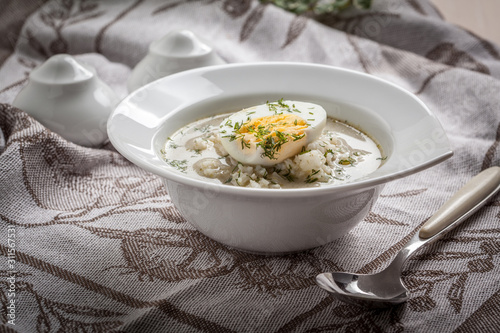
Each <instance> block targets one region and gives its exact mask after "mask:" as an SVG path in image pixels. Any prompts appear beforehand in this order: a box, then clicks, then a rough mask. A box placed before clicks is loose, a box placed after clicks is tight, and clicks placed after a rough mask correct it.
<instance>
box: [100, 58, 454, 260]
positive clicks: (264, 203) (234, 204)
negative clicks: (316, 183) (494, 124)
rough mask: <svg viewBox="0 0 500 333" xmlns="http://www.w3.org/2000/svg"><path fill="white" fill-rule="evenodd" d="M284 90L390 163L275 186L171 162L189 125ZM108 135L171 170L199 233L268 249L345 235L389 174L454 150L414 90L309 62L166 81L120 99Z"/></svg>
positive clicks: (177, 194)
mask: <svg viewBox="0 0 500 333" xmlns="http://www.w3.org/2000/svg"><path fill="white" fill-rule="evenodd" d="M280 98H284V99H291V100H302V101H309V102H313V103H318V104H320V105H322V106H323V107H324V108H325V109H326V110H327V113H328V114H329V115H330V116H332V117H335V118H338V119H341V120H346V121H348V122H349V123H350V124H352V125H354V126H357V127H359V128H360V129H362V130H363V131H365V132H366V133H368V134H369V135H371V136H372V137H373V138H375V139H376V140H377V141H378V143H379V144H380V145H381V147H382V149H383V153H384V155H386V156H387V159H386V161H385V163H384V164H383V165H382V166H381V167H380V168H379V169H377V170H376V171H375V172H373V173H372V174H370V175H369V176H367V177H365V178H363V179H359V180H356V181H353V182H351V183H347V184H341V185H336V186H322V187H316V188H300V189H279V190H272V189H254V188H239V187H233V186H228V185H222V184H210V183H207V182H203V181H199V180H196V179H192V178H188V177H186V176H185V175H184V174H182V173H181V172H179V171H176V170H174V169H172V168H171V167H169V166H168V165H167V164H166V163H165V162H164V161H163V160H162V158H161V154H160V149H161V148H162V147H163V145H164V142H165V140H166V139H167V137H168V136H169V135H171V134H172V133H173V132H174V131H176V130H177V129H179V128H180V127H182V126H184V125H186V124H188V123H190V122H192V121H194V120H196V119H199V118H202V117H206V116H210V115H215V114H219V113H224V112H228V111H237V110H240V109H242V108H244V107H248V106H252V105H257V104H262V103H265V102H266V101H275V100H278V99H280ZM108 133H109V137H110V140H111V142H112V144H113V145H114V146H115V147H116V149H117V150H118V151H119V152H121V153H122V154H123V155H124V156H125V157H126V158H128V159H129V160H130V161H132V162H133V163H135V164H136V165H138V166H140V167H142V168H144V169H145V170H148V171H150V172H153V173H155V174H157V175H159V176H161V177H162V179H163V180H164V183H165V185H166V187H167V189H168V192H169V194H170V196H171V198H172V200H173V202H174V204H175V206H176V207H177V208H178V209H179V210H180V212H181V213H182V215H183V216H184V217H185V218H186V219H187V220H188V221H189V222H190V223H191V224H192V225H193V226H194V227H196V228H197V229H198V230H199V231H201V232H202V233H204V234H205V235H207V236H208V237H211V238H213V239H215V240H217V241H219V242H222V243H224V244H226V245H229V246H232V247H235V248H238V249H242V250H246V251H251V252H259V253H283V252H293V251H300V250H305V249H310V248H313V247H316V246H319V245H323V244H325V243H327V242H329V241H332V240H334V239H336V238H339V237H341V236H343V235H344V234H346V233H347V232H348V231H349V230H351V229H352V228H353V227H354V226H355V225H356V224H357V223H359V222H360V221H361V220H362V219H363V218H364V217H365V216H366V215H367V214H368V212H369V210H370V208H371V207H372V205H373V203H374V202H375V200H376V199H377V197H378V195H379V193H380V191H381V189H382V187H383V185H384V184H385V183H386V182H388V181H391V180H394V179H397V178H400V177H404V176H407V175H410V174H413V173H415V172H418V171H420V170H423V169H425V168H428V167H430V166H433V165H435V164H437V163H439V162H441V161H443V160H445V159H447V158H448V157H450V156H451V155H452V151H451V150H450V146H449V143H448V139H447V137H446V135H445V133H444V131H443V128H442V127H441V125H440V124H439V122H438V120H437V119H436V117H435V116H434V115H433V114H432V113H431V112H430V111H429V109H428V108H427V107H426V106H425V105H424V104H423V103H422V102H421V101H420V100H418V99H417V98H416V97H415V96H414V95H412V94H411V93H409V92H407V91H405V90H403V89H401V88H398V87H397V86H395V85H393V84H391V83H388V82H385V81H383V80H381V79H378V78H376V77H373V76H370V75H367V74H363V73H358V72H354V71H351V70H345V69H340V68H334V67H329V66H323V65H314V64H303V63H255V64H235V65H222V66H215V67H206V68H200V69H195V70H191V71H186V72H182V73H179V74H175V75H172V76H169V77H166V78H163V79H160V80H158V81H155V82H153V83H151V84H149V85H147V86H145V87H143V88H142V89H139V90H137V91H135V92H134V93H132V94H131V95H129V96H128V97H127V98H125V99H124V100H123V101H122V102H121V103H120V104H119V105H118V107H117V108H116V109H115V110H114V111H113V113H112V115H111V117H110V119H109V121H108Z"/></svg>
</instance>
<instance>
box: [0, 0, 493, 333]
mask: <svg viewBox="0 0 500 333" xmlns="http://www.w3.org/2000/svg"><path fill="white" fill-rule="evenodd" d="M373 2H374V5H373V8H372V9H371V10H369V11H348V12H345V13H343V14H342V15H334V14H325V15H322V16H313V15H303V16H295V15H293V14H291V13H288V12H285V11H283V10H281V9H279V8H277V7H274V6H273V5H270V4H265V3H262V2H259V1H250V0H243V1H235V0H224V1H222V0H220V1H217V0H216V1H213V0H199V1H146V0H126V1H94V0H57V1H42V0H39V1H5V2H3V3H2V4H1V5H0V8H1V9H2V10H0V29H1V31H0V35H1V36H2V42H1V43H0V47H1V48H2V49H1V51H0V66H1V67H0V102H1V103H3V104H1V105H0V129H1V131H0V226H1V229H0V254H1V255H2V257H1V258H2V259H1V265H0V275H1V278H0V286H1V289H0V301H1V304H2V307H1V316H0V318H1V321H2V323H3V326H2V329H3V330H4V331H8V332H111V331H116V332H162V331H164V332H337V331H339V332H368V331H370V332H402V331H404V332H488V331H489V332H494V331H498V330H499V327H500V305H499V304H500V238H499V237H500V201H499V200H500V199H499V197H498V196H497V197H496V198H495V199H494V200H493V201H492V202H491V203H489V204H488V205H487V206H486V207H484V208H483V209H482V210H481V211H480V212H478V213H477V214H475V215H474V216H473V217H472V218H470V219H469V220H468V221H467V222H466V223H464V224H463V225H462V226H460V227H458V228H457V229H456V230H454V231H453V232H451V233H450V234H449V235H447V236H446V237H445V238H444V239H443V240H441V241H440V242H438V243H435V244H433V245H431V246H430V247H428V248H427V249H426V250H424V251H422V252H420V253H419V254H418V255H416V256H415V257H413V259H412V260H410V261H409V262H408V263H407V265H406V266H405V268H404V281H405V283H406V285H407V286H408V288H409V289H410V290H411V298H410V300H409V301H408V302H407V303H405V304H402V305H399V306H395V307H393V308H390V309H382V310H364V309H361V308H359V307H356V306H353V305H347V304H343V303H340V302H339V301H337V300H335V299H333V298H331V297H329V296H328V295H327V294H326V292H324V291H323V290H321V289H320V288H318V287H317V286H316V285H315V282H314V278H315V276H316V274H318V273H320V272H322V271H327V270H346V271H355V272H361V273H369V272H375V271H378V270H380V269H382V268H383V267H385V266H386V265H387V264H388V263H389V262H390V260H391V258H392V257H393V256H394V255H395V254H396V253H397V251H398V250H399V249H400V248H401V247H402V245H403V244H404V243H405V242H406V240H408V239H409V237H411V236H412V235H413V234H414V232H415V231H416V230H417V229H418V228H419V226H420V225H421V224H422V223H423V222H424V221H425V220H426V219H427V218H428V217H429V216H431V215H432V213H433V212H434V211H436V210H437V209H438V208H439V206H440V205H441V204H442V203H443V202H444V201H445V200H446V199H447V198H449V197H450V196H451V195H452V193H453V192H454V191H456V190H457V189H458V188H459V187H460V186H461V185H462V184H464V183H465V182H466V181H467V180H468V179H470V178H471V177H472V176H473V175H475V174H477V173H478V172H480V171H481V170H483V169H485V168H487V167H489V166H492V165H499V164H500V148H499V145H500V111H499V110H500V94H499V92H500V49H499V48H498V47H497V46H496V45H493V44H491V43H489V42H488V41H486V40H483V39H481V38H479V37H478V36H475V35H473V34H472V33H470V32H468V31H465V30H463V29H462V28H460V27H457V26H453V25H450V24H447V23H446V22H444V21H443V20H442V18H441V17H440V15H439V13H438V12H436V10H435V9H434V8H433V7H432V6H431V5H429V3H428V2H426V1H423V0H422V1H417V0H408V1H399V0H395V1H382V0H373ZM2 6H3V8H2ZM177 28H187V29H190V30H192V31H194V32H195V33H196V34H198V35H200V36H202V37H204V38H205V39H207V40H209V41H211V43H212V44H213V45H214V47H215V49H216V50H217V52H218V53H219V54H220V55H221V56H222V57H223V58H224V59H226V60H227V61H228V62H231V63H235V62H251V61H302V62H312V63H322V64H329V65H335V66H341V67H344V68H350V69H354V70H358V71H363V72H367V73H370V74H372V75H375V76H378V77H381V78H384V79H387V80H389V81H391V82H394V83H396V84H398V85H400V86H402V87H403V88H405V89H407V90H409V91H411V92H413V93H415V94H417V95H418V97H419V98H421V99H422V100H423V101H424V102H425V103H426V104H427V105H428V106H429V107H430V108H431V110H432V111H433V112H434V113H435V114H436V116H437V117H438V118H439V120H440V121H441V123H442V124H443V126H444V128H445V130H446V132H447V134H448V136H449V138H450V141H451V144H452V148H453V150H454V152H455V155H454V156H453V157H452V158H451V159H449V160H447V161H446V162H444V163H442V164H440V165H438V166H435V167H433V168H430V169H428V170H426V171H423V172H420V173H418V174H416V175H413V176H410V177H407V178H404V179H401V180H397V181H393V182H391V183H389V184H387V185H386V186H385V188H384V190H383V192H382V195H381V197H380V199H379V200H378V201H377V203H376V204H375V206H374V207H373V210H372V212H371V213H370V214H369V215H368V217H367V218H366V219H365V220H364V221H362V222H361V223H360V224H359V225H358V226H357V227H356V228H355V229H354V230H352V231H351V232H350V233H349V234H348V235H346V236H344V237H343V238H341V239H338V240H336V241H333V242H331V243H330V244H328V245H325V246H322V247H319V248H316V249H314V250H311V251H307V252H303V253H298V254H294V255H287V256H271V257H265V256H258V255H252V254H247V253H242V252H239V251H236V250H233V249H230V248H227V247H225V246H223V245H221V244H218V243H216V242H214V241H212V240H210V239H207V238H206V237H204V236H203V235H201V234H200V233H199V232H197V231H195V230H194V228H193V227H191V226H190V225H189V223H188V222H186V221H185V220H184V219H183V218H182V216H180V215H179V213H178V211H177V210H176V209H175V207H174V206H173V205H172V203H171V201H170V199H169V195H168V193H167V192H166V190H165V189H164V187H163V186H162V183H161V181H160V179H159V178H158V177H156V176H154V175H152V174H149V173H147V172H145V171H143V170H141V169H139V168H138V167H136V166H134V165H132V164H131V163H130V162H128V161H127V160H126V159H124V158H123V157H122V156H121V155H120V154H118V153H117V152H116V151H115V150H114V149H113V148H112V147H111V146H110V145H109V144H108V145H106V146H104V147H103V148H101V149H90V148H83V147H80V146H77V145H75V144H73V143H70V142H67V141H65V140H64V139H62V138H61V137H60V136H58V135H57V134H56V133H53V132H50V131H49V130H47V129H46V128H44V127H43V126H42V125H40V124H39V123H38V122H36V121H35V120H34V119H32V118H31V117H30V116H29V115H27V114H26V113H24V112H23V111H22V110H18V109H15V108H13V107H11V105H10V103H12V101H13V99H14V97H15V96H16V94H17V93H18V92H19V91H20V90H21V89H22V88H23V86H25V85H26V82H27V75H28V74H29V72H30V71H31V70H32V69H33V68H34V67H36V66H37V65H39V64H41V63H42V62H43V61H44V60H46V59H47V58H48V57H49V56H51V55H53V54H56V53H70V54H73V55H75V57H76V58H77V59H79V60H81V61H82V62H86V63H88V64H90V65H92V66H94V67H95V68H96V69H97V72H98V75H99V76H100V77H101V78H102V79H103V80H104V81H105V82H107V83H108V84H109V85H110V86H111V87H112V88H113V89H114V90H115V91H116V93H117V94H119V95H120V96H121V97H123V96H125V95H126V93H127V92H126V86H125V82H126V79H127V77H128V75H129V74H130V71H131V68H133V66H134V65H135V64H136V63H137V62H138V61H139V60H140V59H141V58H142V57H143V56H144V55H145V53H146V51H147V46H148V44H149V43H150V42H151V41H153V40H155V39H158V38H160V37H161V36H163V35H164V34H166V33H167V32H168V31H170V30H172V29H177ZM359 98H363V92H362V91H360V92H359ZM381 98H384V97H383V96H381ZM70 111H71V110H68V112H70ZM423 153H425V150H423ZM13 235H15V237H14V236H13ZM9 236H10V237H9ZM13 239H14V240H15V243H13V241H12V240H13ZM11 249H15V251H16V252H15V254H13V253H12V251H9V250H11ZM9 259H11V261H8V260H9ZM12 260H14V261H12ZM12 300H13V301H14V304H15V306H14V307H12V302H11V301H12ZM13 309H14V310H13ZM12 314H15V319H14V320H13V319H12V318H13V317H12ZM9 315H10V316H9ZM9 320H11V323H9ZM12 323H14V324H15V325H12Z"/></svg>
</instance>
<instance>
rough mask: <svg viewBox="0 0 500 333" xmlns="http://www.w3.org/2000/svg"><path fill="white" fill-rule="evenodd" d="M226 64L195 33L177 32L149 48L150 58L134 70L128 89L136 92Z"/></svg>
mask: <svg viewBox="0 0 500 333" xmlns="http://www.w3.org/2000/svg"><path fill="white" fill-rule="evenodd" d="M224 63H225V61H224V60H223V59H222V58H220V57H219V56H218V55H217V53H216V52H215V51H214V49H213V48H212V47H211V46H210V45H209V44H208V42H206V41H203V40H202V39H201V38H200V37H198V36H196V35H195V34H194V33H193V32H192V31H189V30H174V31H171V32H169V33H168V34H166V35H165V36H163V37H162V38H160V39H159V40H156V41H154V42H152V43H151V44H150V45H149V51H148V54H147V55H146V56H145V57H144V59H142V60H141V61H140V62H139V63H138V64H137V65H136V66H135V68H134V69H133V70H132V73H131V74H130V77H129V79H128V81H127V88H128V91H134V90H135V89H137V88H139V87H142V86H144V85H145V84H147V83H149V82H152V81H154V80H157V79H159V78H162V77H164V76H167V75H170V74H174V73H177V72H181V71H185V70H188V69H193V68H198V67H204V66H212V65H221V64H224Z"/></svg>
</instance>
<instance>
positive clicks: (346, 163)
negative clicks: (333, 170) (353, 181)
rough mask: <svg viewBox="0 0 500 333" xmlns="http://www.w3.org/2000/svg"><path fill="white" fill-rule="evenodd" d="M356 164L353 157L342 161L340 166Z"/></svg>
mask: <svg viewBox="0 0 500 333" xmlns="http://www.w3.org/2000/svg"><path fill="white" fill-rule="evenodd" d="M355 162H356V160H355V159H353V158H352V157H349V158H347V159H342V160H340V161H339V164H341V165H353V164H354V163H355Z"/></svg>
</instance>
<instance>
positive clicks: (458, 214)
mask: <svg viewBox="0 0 500 333" xmlns="http://www.w3.org/2000/svg"><path fill="white" fill-rule="evenodd" d="M499 190H500V167H498V166H494V167H491V168H489V169H486V170H484V171H482V172H481V173H479V174H478V175H476V176H475V177H473V178H472V179H471V180H470V181H469V182H468V183H467V184H465V185H464V186H463V187H462V188H461V189H460V190H458V192H456V193H455V194H454V195H453V196H452V197H451V198H450V199H449V200H448V201H447V202H446V203H445V204H444V205H443V206H442V207H441V208H440V209H439V210H438V211H437V212H436V213H435V214H434V215H433V216H432V217H431V218H430V219H429V220H428V221H427V222H426V223H425V224H424V225H423V226H422V228H421V229H420V232H418V233H416V234H415V235H414V236H413V237H412V238H411V239H410V240H409V241H408V243H407V244H406V245H405V246H404V247H403V248H402V249H401V251H400V252H399V253H398V254H397V256H396V257H395V258H394V261H393V262H392V263H391V264H390V265H389V266H388V267H387V268H386V269H384V270H383V271H381V272H379V273H376V274H352V273H340V272H333V273H321V274H319V275H318V276H317V277H316V283H317V284H318V285H319V286H320V287H321V288H323V289H325V290H327V291H328V292H330V293H331V294H332V295H333V296H335V297H336V298H338V299H339V300H342V301H344V302H348V303H355V304H360V305H365V306H369V307H387V306H391V305H395V304H399V303H402V302H405V301H406V300H407V299H408V297H409V292H408V290H407V289H406V288H405V287H404V286H403V284H402V282H401V268H402V266H403V264H404V263H405V261H406V260H407V259H408V257H410V256H411V255H412V254H413V253H415V251H417V250H418V249H419V248H420V247H422V246H423V245H424V244H427V243H429V242H432V241H435V240H436V239H438V238H440V237H441V236H443V235H444V234H445V233H447V232H448V231H450V230H451V229H453V228H455V227H456V226H457V225H458V224H460V223H461V222H462V221H464V220H466V219H467V218H468V217H469V216H471V215H472V214H473V213H474V212H476V211H477V210H478V209H479V208H481V207H482V206H483V205H484V204H485V203H486V202H487V201H488V200H489V199H491V198H492V197H493V196H494V195H495V194H496V193H497V192H498V191H499Z"/></svg>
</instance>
